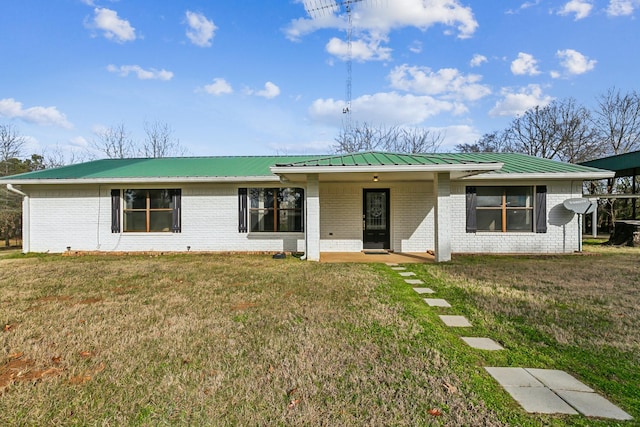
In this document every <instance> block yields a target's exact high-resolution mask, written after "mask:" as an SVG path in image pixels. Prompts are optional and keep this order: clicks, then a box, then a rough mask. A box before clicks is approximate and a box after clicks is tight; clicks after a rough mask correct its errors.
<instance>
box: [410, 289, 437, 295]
mask: <svg viewBox="0 0 640 427" xmlns="http://www.w3.org/2000/svg"><path fill="white" fill-rule="evenodd" d="M413 290H414V291H416V292H417V293H419V294H435V293H436V291H434V290H433V289H431V288H413Z"/></svg>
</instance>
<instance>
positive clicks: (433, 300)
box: [424, 298, 451, 307]
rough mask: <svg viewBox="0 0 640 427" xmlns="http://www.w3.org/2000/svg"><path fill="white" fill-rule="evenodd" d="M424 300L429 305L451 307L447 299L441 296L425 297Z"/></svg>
mask: <svg viewBox="0 0 640 427" xmlns="http://www.w3.org/2000/svg"><path fill="white" fill-rule="evenodd" d="M424 302H426V303H427V304H429V307H451V304H449V303H448V302H447V300H443V299H441V298H425V299H424Z"/></svg>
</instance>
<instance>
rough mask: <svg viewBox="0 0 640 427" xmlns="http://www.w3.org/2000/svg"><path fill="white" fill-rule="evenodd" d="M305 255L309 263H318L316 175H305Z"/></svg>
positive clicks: (318, 193)
mask: <svg viewBox="0 0 640 427" xmlns="http://www.w3.org/2000/svg"><path fill="white" fill-rule="evenodd" d="M305 197H306V199H307V210H306V217H307V221H306V227H305V237H306V239H305V240H306V242H305V244H306V247H307V250H306V255H307V259H308V260H309V261H320V181H319V179H318V174H309V175H307V191H306V196H305Z"/></svg>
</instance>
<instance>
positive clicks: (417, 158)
mask: <svg viewBox="0 0 640 427" xmlns="http://www.w3.org/2000/svg"><path fill="white" fill-rule="evenodd" d="M497 163H503V164H504V166H503V167H502V169H500V170H498V171H493V172H488V173H487V174H485V175H492V174H497V175H504V174H556V173H557V174H567V173H568V174H571V173H576V174H587V175H588V174H590V173H591V174H592V173H602V172H603V171H602V170H600V169H594V168H592V167H588V166H583V165H575V164H569V163H562V162H557V161H553V160H548V159H541V158H538V157H531V156H527V155H524V154H517V153H443V154H399V153H382V152H366V153H356V154H344V155H333V156H318V155H315V156H311V155H308V156H235V157H174V158H161V159H105V160H95V161H92V162H87V163H80V164H76V165H70V166H64V167H60V168H55V169H45V170H41V171H35V172H28V173H24V174H20V175H13V176H9V177H3V178H0V181H6V182H17V181H21V182H22V183H27V182H29V181H34V182H35V181H49V182H51V181H56V180H65V181H68V180H73V181H76V180H77V181H82V180H101V181H106V180H119V179H145V178H154V179H155V180H157V179H162V178H167V179H172V180H176V179H179V178H191V179H193V178H206V179H214V178H223V179H224V178H242V177H274V175H273V174H272V173H271V171H270V170H269V168H270V167H272V166H279V167H287V166H292V167H298V168H299V167H305V166H310V167H318V166H328V167H333V166H335V167H336V172H337V171H339V167H340V166H402V165H411V166H415V165H469V166H470V168H469V169H473V165H474V164H475V165H482V164H485V165H486V164H497Z"/></svg>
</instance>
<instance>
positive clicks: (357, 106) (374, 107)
mask: <svg viewBox="0 0 640 427" xmlns="http://www.w3.org/2000/svg"><path fill="white" fill-rule="evenodd" d="M344 107H346V104H345V102H344V101H342V100H334V99H317V100H315V101H314V102H313V103H312V104H311V106H310V107H309V115H310V116H311V118H312V119H313V120H315V121H318V122H321V123H324V124H328V125H331V126H341V124H342V121H343V119H344V114H343V113H342V111H343V109H344ZM351 109H352V119H353V120H354V121H356V122H367V123H375V124H383V125H416V124H419V123H422V122H423V121H424V120H426V119H427V118H429V117H432V116H435V115H438V114H440V113H443V112H449V113H453V114H458V113H461V112H464V111H465V108H464V106H462V105H460V104H459V103H456V102H450V101H443V100H438V99H436V98H434V97H431V96H426V95H425V96H416V95H411V94H404V95H401V94H399V93H397V92H380V93H376V94H373V95H365V96H361V97H359V98H356V99H354V100H352V102H351Z"/></svg>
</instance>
